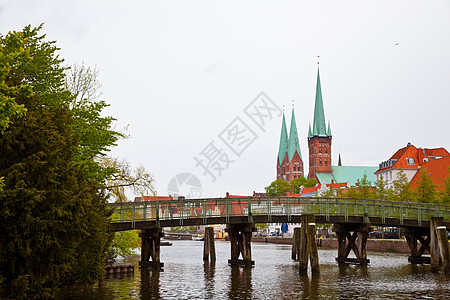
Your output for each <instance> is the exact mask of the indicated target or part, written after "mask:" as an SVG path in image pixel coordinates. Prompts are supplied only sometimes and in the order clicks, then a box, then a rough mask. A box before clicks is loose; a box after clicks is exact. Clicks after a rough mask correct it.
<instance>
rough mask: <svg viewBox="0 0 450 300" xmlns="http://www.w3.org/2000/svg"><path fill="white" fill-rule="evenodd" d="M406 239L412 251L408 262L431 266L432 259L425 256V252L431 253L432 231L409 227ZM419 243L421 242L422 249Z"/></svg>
mask: <svg viewBox="0 0 450 300" xmlns="http://www.w3.org/2000/svg"><path fill="white" fill-rule="evenodd" d="M405 237H406V242H407V243H408V246H409V250H410V251H411V255H410V256H408V261H409V262H410V263H412V264H430V263H431V259H430V257H429V256H423V254H424V253H425V251H428V252H430V240H431V236H430V231H428V229H426V228H416V227H408V228H406V234H405ZM418 241H419V242H420V248H418V243H417V242H418Z"/></svg>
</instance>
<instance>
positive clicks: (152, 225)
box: [110, 197, 450, 271]
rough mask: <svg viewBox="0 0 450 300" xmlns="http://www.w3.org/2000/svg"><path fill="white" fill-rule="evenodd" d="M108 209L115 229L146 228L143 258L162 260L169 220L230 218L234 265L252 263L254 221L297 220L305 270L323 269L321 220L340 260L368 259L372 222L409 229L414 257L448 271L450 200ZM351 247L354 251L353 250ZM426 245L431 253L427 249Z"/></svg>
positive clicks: (265, 200) (285, 200)
mask: <svg viewBox="0 0 450 300" xmlns="http://www.w3.org/2000/svg"><path fill="white" fill-rule="evenodd" d="M110 208H111V209H113V214H112V221H111V229H112V230H113V231H123V230H133V229H140V230H141V234H140V235H141V238H142V248H141V262H140V263H141V265H147V266H154V265H156V266H160V262H159V252H160V249H159V244H160V238H161V237H162V236H163V232H162V228H163V227H175V226H194V225H214V224H226V225H227V231H228V233H229V238H230V243H231V259H230V260H229V262H230V264H244V265H251V264H253V263H254V262H253V261H251V235H252V232H253V231H255V223H294V224H295V223H298V224H301V225H300V226H299V227H298V228H295V230H294V239H293V248H292V249H293V254H292V257H293V258H294V259H298V260H299V262H300V267H301V268H300V269H301V271H302V270H303V271H306V267H307V264H308V258H309V259H310V261H311V267H312V270H313V271H314V270H316V271H318V268H319V266H318V257H317V249H316V247H315V240H316V238H315V231H316V230H315V226H316V223H320V224H333V228H334V231H335V232H336V236H337V240H338V257H337V258H336V261H337V262H338V263H356V264H367V263H368V262H369V260H368V259H367V255H366V250H365V244H366V241H367V237H368V234H369V232H370V230H371V226H383V227H391V226H392V227H403V228H406V240H407V242H408V245H409V248H410V250H411V255H410V256H409V261H410V262H411V263H430V264H431V265H432V266H434V267H436V268H438V267H441V266H443V267H444V269H445V270H448V271H450V262H449V260H450V253H449V247H448V242H447V228H449V229H450V206H447V205H439V204H431V203H416V202H395V201H385V200H372V199H348V198H320V197H315V198H293V197H276V198H273V197H239V198H210V199H188V200H170V201H148V202H126V203H114V204H110ZM207 229H208V227H207ZM211 229H212V228H211ZM209 235H211V236H209ZM419 243H420V246H419ZM213 250H214V237H213V232H212V230H207V231H206V232H205V247H204V258H205V259H207V257H208V253H205V252H209V256H210V257H211V259H213V257H214V258H215V254H213V253H212V252H213ZM351 251H353V253H354V255H355V257H356V258H350V257H348V256H349V253H350V252H351ZM426 252H428V253H429V254H430V256H424V254H425V253H426ZM240 255H241V256H242V259H239V256H240Z"/></svg>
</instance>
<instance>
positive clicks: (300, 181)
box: [290, 176, 317, 194]
mask: <svg viewBox="0 0 450 300" xmlns="http://www.w3.org/2000/svg"><path fill="white" fill-rule="evenodd" d="M316 184H317V180H316V179H315V178H311V179H306V178H305V177H304V176H300V177H298V178H294V179H292V180H291V182H290V185H291V190H292V193H294V194H298V193H300V187H302V186H303V187H313V186H316Z"/></svg>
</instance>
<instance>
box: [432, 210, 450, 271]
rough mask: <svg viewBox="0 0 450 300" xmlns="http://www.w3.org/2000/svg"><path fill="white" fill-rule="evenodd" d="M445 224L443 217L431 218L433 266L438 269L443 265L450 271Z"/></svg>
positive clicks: (449, 253)
mask: <svg viewBox="0 0 450 300" xmlns="http://www.w3.org/2000/svg"><path fill="white" fill-rule="evenodd" d="M443 224H444V218H442V217H432V218H431V220H430V235H431V245H430V256H431V267H432V268H433V269H437V268H439V267H440V266H443V267H444V271H445V272H450V265H449V261H450V252H449V249H448V236H447V228H446V227H445V226H444V225H443Z"/></svg>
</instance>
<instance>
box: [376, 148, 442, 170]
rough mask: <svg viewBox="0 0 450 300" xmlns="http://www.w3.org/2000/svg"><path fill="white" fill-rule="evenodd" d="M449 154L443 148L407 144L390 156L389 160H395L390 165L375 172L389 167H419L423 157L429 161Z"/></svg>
mask: <svg viewBox="0 0 450 300" xmlns="http://www.w3.org/2000/svg"><path fill="white" fill-rule="evenodd" d="M445 156H450V153H449V152H448V151H447V150H445V148H442V147H441V148H432V149H427V148H416V147H415V146H414V145H408V146H406V147H404V148H401V149H399V150H397V152H395V154H394V155H392V156H391V158H390V159H389V160H393V159H395V160H397V161H396V162H395V163H393V164H392V165H390V166H387V167H384V168H379V169H378V170H377V171H376V172H375V174H376V173H378V172H380V171H384V170H389V169H419V167H420V166H421V165H422V164H424V163H425V162H424V159H426V160H428V161H431V160H434V159H436V157H445ZM408 158H412V159H413V160H414V163H411V162H412V161H411V162H409V163H408Z"/></svg>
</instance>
